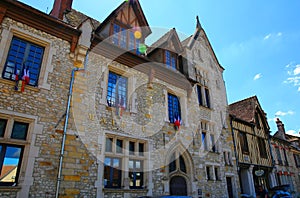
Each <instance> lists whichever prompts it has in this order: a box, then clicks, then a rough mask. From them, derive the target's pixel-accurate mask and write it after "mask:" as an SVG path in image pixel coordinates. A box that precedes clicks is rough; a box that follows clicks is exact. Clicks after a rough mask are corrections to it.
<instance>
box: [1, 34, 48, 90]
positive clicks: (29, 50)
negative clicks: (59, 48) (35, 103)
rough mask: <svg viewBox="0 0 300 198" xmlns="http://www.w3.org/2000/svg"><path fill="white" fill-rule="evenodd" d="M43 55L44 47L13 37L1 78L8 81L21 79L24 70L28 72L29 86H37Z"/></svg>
mask: <svg viewBox="0 0 300 198" xmlns="http://www.w3.org/2000/svg"><path fill="white" fill-rule="evenodd" d="M43 54H44V47H41V46H38V45H36V44H33V43H31V42H28V41H25V40H23V39H20V38H17V37H13V38H12V41H11V45H10V49H9V52H8V55H7V59H6V63H5V65H4V69H3V73H2V77H3V78H5V79H9V80H14V81H15V80H16V76H18V79H22V77H23V75H24V70H25V69H26V70H28V71H29V77H30V80H29V85H32V86H37V85H38V79H39V75H40V69H41V64H42V59H43Z"/></svg>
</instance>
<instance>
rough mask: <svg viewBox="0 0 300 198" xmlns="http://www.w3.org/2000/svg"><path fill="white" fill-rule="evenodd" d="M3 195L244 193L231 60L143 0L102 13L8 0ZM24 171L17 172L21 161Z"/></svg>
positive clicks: (1, 107) (1, 127)
mask: <svg viewBox="0 0 300 198" xmlns="http://www.w3.org/2000/svg"><path fill="white" fill-rule="evenodd" d="M0 23H1V26H0V38H1V40H0V71H1V78H0V93H1V94H0V98H1V100H0V136H1V137H0V146H1V147H0V149H1V154H0V157H1V159H0V163H1V164H0V169H1V175H0V178H1V179H0V185H1V187H0V196H1V197H65V198H67V197H138V196H146V195H147V196H160V195H189V196H192V197H197V198H198V197H238V193H239V181H238V175H237V167H236V159H235V155H234V144H233V141H232V136H231V128H230V124H229V120H228V112H227V98H226V90H225V84H224V81H223V71H224V68H223V67H222V66H221V65H220V64H219V62H218V60H217V58H216V56H215V54H214V52H213V49H212V47H211V45H210V43H209V41H208V38H207V36H206V34H205V31H204V30H203V28H202V27H201V24H200V22H199V19H198V18H197V20H196V29H195V32H194V34H193V35H191V36H190V37H188V38H186V39H185V40H183V41H180V39H179V36H178V34H177V32H176V30H175V29H171V30H169V31H167V33H165V34H164V35H163V36H162V37H161V38H158V40H157V41H156V42H154V43H153V44H152V45H150V46H148V45H146V44H145V39H146V38H147V36H149V35H150V34H151V33H152V31H154V30H153V29H152V28H151V27H150V26H149V24H148V22H147V19H146V18H145V15H144V13H143V10H142V8H141V6H140V4H139V2H138V1H137V0H131V1H125V2H123V3H122V4H121V5H119V7H117V8H116V9H115V10H113V12H112V13H111V14H110V15H109V16H108V17H107V18H106V19H105V20H104V21H103V22H101V23H100V22H98V21H97V20H94V19H92V18H90V17H88V16H87V15H84V14H83V13H80V12H78V11H76V10H74V9H72V0H55V2H54V6H53V9H52V11H51V13H50V14H49V15H47V14H45V13H42V12H40V11H38V10H35V9H33V8H32V7H29V6H27V5H25V4H23V3H20V2H18V1H14V0H2V1H1V2H0ZM13 168H14V169H13Z"/></svg>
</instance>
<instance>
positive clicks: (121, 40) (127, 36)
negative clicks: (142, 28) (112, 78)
mask: <svg viewBox="0 0 300 198" xmlns="http://www.w3.org/2000/svg"><path fill="white" fill-rule="evenodd" d="M111 32H112V43H113V44H115V45H117V46H119V47H121V48H123V49H126V50H129V51H132V52H134V53H136V54H140V51H139V45H140V43H141V41H140V39H137V38H135V36H134V31H131V30H128V29H127V28H124V27H122V26H120V25H118V24H113V27H112V31H111Z"/></svg>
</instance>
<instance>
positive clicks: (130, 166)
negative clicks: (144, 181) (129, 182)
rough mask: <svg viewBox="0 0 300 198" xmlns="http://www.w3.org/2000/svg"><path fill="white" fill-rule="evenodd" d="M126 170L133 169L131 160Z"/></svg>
mask: <svg viewBox="0 0 300 198" xmlns="http://www.w3.org/2000/svg"><path fill="white" fill-rule="evenodd" d="M128 168H132V169H133V160H129V164H128Z"/></svg>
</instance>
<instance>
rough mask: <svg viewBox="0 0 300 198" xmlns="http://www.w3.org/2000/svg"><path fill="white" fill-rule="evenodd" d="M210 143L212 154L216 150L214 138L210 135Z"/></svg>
mask: <svg viewBox="0 0 300 198" xmlns="http://www.w3.org/2000/svg"><path fill="white" fill-rule="evenodd" d="M210 142H211V151H212V152H214V153H215V152H217V149H216V143H215V136H214V135H212V134H210Z"/></svg>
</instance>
